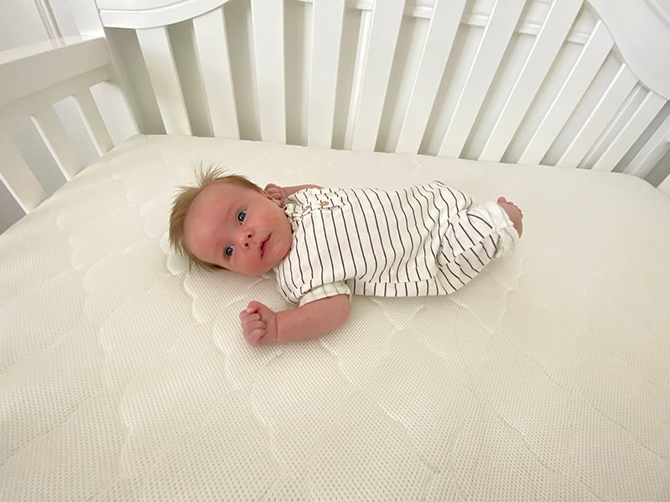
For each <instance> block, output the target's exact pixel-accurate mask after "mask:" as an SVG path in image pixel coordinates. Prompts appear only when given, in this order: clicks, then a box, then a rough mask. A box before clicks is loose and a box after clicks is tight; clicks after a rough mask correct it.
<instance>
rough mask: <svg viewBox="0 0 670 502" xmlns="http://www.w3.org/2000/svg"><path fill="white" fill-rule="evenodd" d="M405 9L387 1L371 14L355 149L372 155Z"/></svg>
mask: <svg viewBox="0 0 670 502" xmlns="http://www.w3.org/2000/svg"><path fill="white" fill-rule="evenodd" d="M404 8H405V0H385V1H384V2H376V3H375V8H374V10H373V11H372V25H371V28H370V42H369V47H368V53H367V56H366V58H365V68H364V70H363V78H362V82H361V87H360V94H359V100H358V110H357V111H356V119H355V122H354V132H353V134H354V135H353V141H352V145H351V149H352V150H356V151H366V152H372V151H374V149H375V144H376V142H377V134H378V133H379V125H380V122H381V118H382V112H383V109H384V100H385V98H386V90H387V88H388V83H389V77H390V76H391V66H392V64H393V55H394V54H395V47H396V43H397V41H398V33H399V32H400V23H401V21H402V15H403V10H404Z"/></svg>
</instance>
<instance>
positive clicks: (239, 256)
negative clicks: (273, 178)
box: [184, 183, 292, 275]
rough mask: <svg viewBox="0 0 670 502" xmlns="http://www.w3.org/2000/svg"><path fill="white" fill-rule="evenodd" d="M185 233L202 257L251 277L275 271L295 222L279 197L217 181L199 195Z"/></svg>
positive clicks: (194, 251)
mask: <svg viewBox="0 0 670 502" xmlns="http://www.w3.org/2000/svg"><path fill="white" fill-rule="evenodd" d="M184 235H185V240H186V245H187V246H188V248H189V249H190V250H191V252H192V253H193V254H194V255H195V256H197V257H198V258H199V259H201V260H202V261H205V262H207V263H212V264H215V265H219V266H221V267H223V268H226V269H228V270H232V271H233V272H239V273H242V274H247V275H261V274H264V273H265V272H268V271H270V270H272V268H274V267H275V266H276V265H277V264H278V263H279V262H280V261H281V260H282V259H283V258H284V257H285V256H286V255H287V254H288V252H289V250H290V249H291V241H292V233H291V224H290V223H289V220H288V217H287V216H286V214H285V213H284V210H283V209H282V208H281V207H280V206H279V203H278V202H277V201H276V200H275V199H273V198H272V197H271V196H269V195H267V194H266V193H265V192H263V193H260V192H257V191H255V190H253V189H250V188H245V187H241V186H239V185H233V184H230V183H215V184H213V185H210V186H208V187H207V188H205V189H204V190H202V191H201V192H200V193H199V194H198V196H197V197H196V198H195V200H194V201H193V203H192V204H191V207H190V208H189V210H188V213H187V215H186V219H185V221H184Z"/></svg>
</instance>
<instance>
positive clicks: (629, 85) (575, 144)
mask: <svg viewBox="0 0 670 502" xmlns="http://www.w3.org/2000/svg"><path fill="white" fill-rule="evenodd" d="M636 83H637V78H635V75H633V72H631V71H630V69H629V68H628V66H627V65H626V64H625V63H624V64H622V65H621V67H620V68H619V71H618V72H617V74H616V75H615V76H614V79H613V80H612V83H611V84H610V85H609V87H608V88H607V90H606V91H605V94H603V97H602V98H600V101H598V104H597V105H596V107H595V108H594V109H593V111H592V112H591V115H589V117H588V118H587V119H586V122H585V123H584V125H583V126H582V128H581V129H580V130H579V132H578V133H577V136H576V137H575V139H573V140H572V142H571V143H570V145H569V146H568V148H566V150H565V152H563V155H562V156H561V158H560V159H559V160H558V162H557V163H556V165H557V166H560V167H577V166H578V165H579V163H580V162H581V161H582V159H583V158H584V157H585V156H586V154H587V153H588V152H589V150H590V149H591V147H593V145H594V144H595V142H596V141H597V140H598V138H599V137H600V135H601V134H602V133H603V131H604V130H605V128H606V127H607V124H609V123H610V121H611V120H612V118H613V117H614V115H615V114H616V112H617V110H618V109H619V108H621V106H622V105H623V103H624V101H626V98H627V97H628V95H629V94H630V92H631V91H632V90H633V87H635V84H636Z"/></svg>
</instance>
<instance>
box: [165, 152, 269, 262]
mask: <svg viewBox="0 0 670 502" xmlns="http://www.w3.org/2000/svg"><path fill="white" fill-rule="evenodd" d="M216 183H230V184H232V185H237V186H241V187H245V188H250V189H252V190H256V191H258V192H261V193H262V192H263V190H262V189H261V188H260V187H259V186H258V185H256V184H255V183H252V182H251V181H249V180H248V179H247V178H245V177H244V176H240V175H238V174H226V171H225V170H224V169H223V168H222V167H221V166H218V165H210V166H209V167H207V168H205V166H204V165H203V164H201V165H200V167H199V168H198V169H197V170H196V186H180V187H179V188H178V189H177V190H178V192H177V195H176V196H175V198H174V201H173V203H172V211H171V213H170V233H169V237H170V244H171V245H172V247H174V248H175V249H176V250H177V252H179V253H181V254H182V255H184V256H186V258H188V259H189V261H190V263H195V264H196V265H198V266H200V267H203V268H205V269H220V268H222V267H220V266H219V265H214V264H212V263H207V262H205V261H202V260H201V259H199V258H198V257H196V256H195V255H194V254H193V253H192V252H191V250H190V249H189V248H188V246H187V244H186V238H185V235H184V221H185V220H186V215H187V214H188V210H189V209H190V207H191V204H193V201H194V200H195V198H196V197H197V196H198V194H200V192H202V191H203V190H204V189H205V188H207V187H208V186H210V185H214V184H216ZM190 263H189V268H190Z"/></svg>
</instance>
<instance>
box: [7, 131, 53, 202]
mask: <svg viewBox="0 0 670 502" xmlns="http://www.w3.org/2000/svg"><path fill="white" fill-rule="evenodd" d="M0 180H2V182H3V183H4V184H5V186H6V187H7V189H8V190H9V192H10V193H11V194H12V197H14V198H15V199H16V201H17V202H18V203H19V205H20V206H21V209H23V210H24V211H25V212H26V213H29V212H30V211H32V210H33V209H35V208H36V207H37V206H39V205H40V203H41V202H43V201H44V200H46V198H47V194H46V192H45V191H44V189H43V188H42V185H40V182H39V181H37V178H35V175H34V174H33V172H32V171H31V170H30V167H28V164H26V162H25V160H23V156H22V155H21V153H20V152H19V151H18V149H17V148H16V146H14V143H13V142H12V140H11V139H9V137H8V136H6V135H0Z"/></svg>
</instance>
